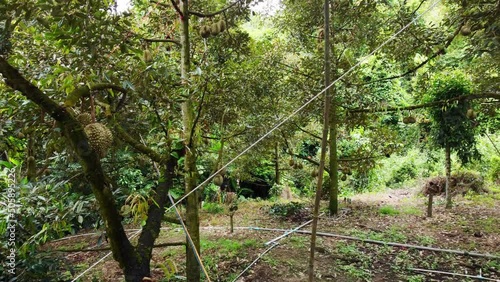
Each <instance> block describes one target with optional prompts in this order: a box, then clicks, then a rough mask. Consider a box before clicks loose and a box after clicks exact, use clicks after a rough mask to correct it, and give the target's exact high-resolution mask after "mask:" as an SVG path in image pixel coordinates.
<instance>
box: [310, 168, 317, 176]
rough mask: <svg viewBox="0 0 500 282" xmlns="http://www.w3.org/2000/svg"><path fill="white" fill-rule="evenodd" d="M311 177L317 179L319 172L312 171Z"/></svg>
mask: <svg viewBox="0 0 500 282" xmlns="http://www.w3.org/2000/svg"><path fill="white" fill-rule="evenodd" d="M311 176H312V177H317V176H318V171H317V170H315V169H313V171H311Z"/></svg>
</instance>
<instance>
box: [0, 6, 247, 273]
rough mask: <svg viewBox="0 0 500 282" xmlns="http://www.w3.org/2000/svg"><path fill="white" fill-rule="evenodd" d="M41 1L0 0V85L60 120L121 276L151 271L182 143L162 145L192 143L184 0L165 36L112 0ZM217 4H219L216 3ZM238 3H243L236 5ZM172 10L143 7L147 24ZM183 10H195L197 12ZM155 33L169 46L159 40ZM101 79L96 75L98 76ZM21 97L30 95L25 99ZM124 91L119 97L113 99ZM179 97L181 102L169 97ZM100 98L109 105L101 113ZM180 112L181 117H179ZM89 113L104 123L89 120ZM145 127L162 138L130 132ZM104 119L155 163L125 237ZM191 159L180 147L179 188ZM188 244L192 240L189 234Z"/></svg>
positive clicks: (191, 269) (189, 183)
mask: <svg viewBox="0 0 500 282" xmlns="http://www.w3.org/2000/svg"><path fill="white" fill-rule="evenodd" d="M49 2H50V1H49ZM49 2H47V1H37V2H36V3H33V2H29V1H9V2H7V3H6V5H2V6H1V7H0V9H1V10H2V18H1V19H0V21H2V24H3V25H2V30H1V31H2V32H1V34H2V38H3V39H4V40H2V46H1V48H2V49H1V54H0V55H1V57H0V73H1V74H2V78H3V80H4V83H5V85H6V86H7V87H5V88H4V87H2V95H6V96H7V97H9V95H12V96H13V97H16V99H15V100H13V101H16V102H19V103H20V104H22V106H20V108H21V109H22V111H23V113H24V114H25V115H26V116H27V117H31V118H32V119H33V120H35V119H37V118H38V116H37V115H34V114H37V113H38V111H36V112H35V111H33V110H32V109H33V105H34V104H36V105H37V106H38V107H39V108H40V109H41V110H42V116H43V114H45V119H49V116H50V117H51V118H52V119H49V122H50V123H52V120H54V121H56V122H57V123H56V126H55V127H53V128H56V129H57V128H60V129H61V130H62V132H63V135H64V136H65V140H66V142H67V143H68V144H70V145H71V147H72V148H73V150H72V151H74V152H75V153H76V155H77V156H78V159H79V161H80V163H81V165H82V170H83V172H84V174H85V176H86V178H87V179H88V181H89V182H90V184H91V186H92V191H93V193H94V195H95V196H96V199H97V202H98V204H99V206H100V209H99V210H100V213H101V216H102V219H103V221H104V222H105V225H106V230H107V236H108V239H109V242H110V244H111V249H112V252H113V257H114V258H115V260H117V261H118V262H119V264H120V266H121V267H122V269H123V271H124V274H125V279H126V280H127V281H142V279H143V278H144V277H148V276H150V274H151V273H150V265H149V263H150V260H151V255H152V248H153V244H154V241H155V239H156V238H157V236H158V233H159V228H160V226H161V222H162V217H163V213H164V211H165V207H166V203H167V199H168V198H167V194H168V191H169V189H170V188H171V187H172V186H173V180H174V178H175V177H177V176H176V173H175V168H176V166H177V161H178V159H179V158H180V157H182V156H183V154H184V152H185V150H184V149H183V148H182V146H181V148H179V147H175V148H172V147H171V145H172V143H176V142H177V141H176V140H184V141H185V142H186V143H185V146H186V147H187V148H188V149H192V151H189V152H192V153H195V150H196V141H193V139H194V138H191V137H190V136H192V131H193V132H196V128H197V124H196V122H197V119H196V120H194V118H195V116H194V114H195V113H194V110H195V109H196V108H195V106H194V105H193V104H191V103H193V102H192V101H191V100H189V99H193V100H196V99H197V98H199V97H198V96H196V95H193V93H196V90H197V89H196V85H193V84H191V83H192V80H191V78H192V77H191V74H190V73H189V71H190V63H189V62H190V56H191V55H190V54H189V48H190V44H189V36H190V33H191V34H195V32H194V31H192V30H189V23H188V19H189V18H190V17H189V13H190V12H188V11H187V6H188V2H187V1H183V4H182V5H181V7H182V8H183V9H184V14H185V15H186V16H185V17H179V21H178V24H177V25H176V24H174V25H173V26H174V29H173V30H169V36H171V37H170V39H165V40H164V39H160V40H158V39H155V38H154V36H155V33H153V32H152V31H151V30H150V29H149V27H144V26H142V23H143V22H142V20H143V18H138V19H137V20H135V19H134V18H133V17H131V16H130V14H119V13H116V12H115V11H114V8H113V7H114V1H100V2H85V3H84V2H71V3H60V4H57V5H53V3H52V2H50V3H49ZM197 4H198V6H196V7H195V8H205V7H204V4H201V1H199V2H197ZM212 4H213V2H212ZM239 4H241V3H239ZM218 5H219V6H218V7H220V6H222V5H224V3H222V2H221V3H218ZM148 6H149V5H148ZM231 6H234V5H231ZM141 8H144V9H145V8H147V7H141V4H140V3H138V5H137V7H135V8H134V9H138V10H140V9H141ZM177 8H179V9H180V7H177ZM209 8H215V7H214V6H210V7H209ZM238 8H239V9H243V10H244V7H243V8H242V6H241V5H240V6H238ZM178 12H182V11H180V10H177V11H176V9H174V6H172V5H168V7H164V6H161V5H159V6H156V5H155V9H154V11H153V12H152V13H150V14H149V16H150V18H151V19H158V21H155V24H157V25H158V26H161V25H163V24H165V23H164V22H162V21H160V20H159V19H164V17H163V16H164V15H167V21H169V22H168V23H167V24H170V23H176V22H177V21H175V20H173V19H175V18H176V17H178V16H179V14H178ZM193 13H197V14H198V16H200V17H202V16H203V14H202V13H200V12H193ZM221 13H222V12H216V14H221ZM228 13H229V12H228ZM134 21H135V22H134ZM181 26H182V28H180V27H181ZM154 27H156V26H153V28H154ZM175 27H178V28H179V29H178V30H177V29H176V28H175ZM131 28H132V30H131ZM217 28H220V29H221V30H220V32H222V29H225V26H223V24H221V23H220V22H219V23H218V27H217ZM162 29H163V28H162ZM181 31H182V32H181ZM155 32H157V30H155ZM217 32H219V30H217ZM73 33H74V34H76V33H78V36H71V35H74V34H73ZM180 34H182V36H179V35H180ZM214 35H215V34H214ZM151 37H153V38H151ZM178 38H181V39H182V40H178ZM28 43H29V45H28ZM157 43H158V44H157ZM160 43H167V44H169V46H167V47H160V46H159V44H160ZM199 45H202V44H199ZM172 46H173V47H172ZM176 46H182V51H183V52H178V49H175V48H176ZM165 51H166V53H162V52H165ZM181 54H182V56H181ZM178 65H181V66H182V68H181V69H182V73H181V77H182V81H181V83H179V79H178V76H177V74H176V66H178ZM165 73H167V74H168V75H165ZM102 81H105V82H106V83H105V84H101V82H102ZM82 85H87V86H82ZM9 88H10V89H12V90H17V91H19V93H21V94H22V95H23V96H24V97H22V98H21V97H20V96H18V95H17V94H15V93H13V92H12V91H11V90H9ZM134 90H135V91H134ZM186 93H188V94H187V95H186ZM189 93H191V94H189ZM125 94H127V96H126V98H125ZM187 98H189V99H187ZM26 100H30V101H32V102H33V103H32V104H31V103H28V104H27V103H25V101H26ZM64 101H66V103H64ZM89 101H91V102H90V103H95V105H94V106H93V108H94V110H95V109H98V110H95V111H97V112H98V113H97V114H96V113H95V112H94V110H93V111H92V116H91V118H90V124H87V125H84V124H83V123H88V122H89V119H88V116H86V115H81V116H78V112H80V111H81V110H82V109H85V110H88V108H87V106H88V104H89ZM124 101H125V102H126V105H125V106H123V105H122V107H116V108H113V106H118V104H120V103H121V102H124ZM186 101H187V102H186ZM179 102H180V103H182V107H178V106H179V105H178V103H179ZM113 103H115V104H113ZM110 106H111V108H112V109H111V111H110V112H109V113H108V108H109V107H110ZM114 110H116V111H114ZM177 112H178V113H177ZM181 112H182V113H183V115H184V119H182V118H181V114H180V113H181ZM145 113H147V114H145ZM96 115H97V119H100V121H104V122H105V123H107V125H106V126H105V125H104V124H102V123H96ZM142 118H145V119H146V120H147V121H145V122H143V121H142V120H140V119H142ZM42 120H43V119H42ZM81 122H83V123H81ZM182 124H184V127H182ZM36 125H37V124H36V123H33V124H31V126H36ZM177 126H179V127H177ZM21 127H22V126H21ZM147 127H152V128H160V132H163V133H164V135H163V137H159V138H160V140H161V139H163V142H158V143H162V144H163V146H162V147H161V148H159V147H153V146H148V145H147V144H144V142H139V141H137V140H139V139H140V136H141V135H140V133H141V132H142V133H151V132H153V131H150V130H147ZM176 127H177V128H176ZM53 128H51V129H46V130H53ZM108 128H111V129H112V131H113V134H114V135H116V136H117V137H118V138H115V140H116V141H117V142H118V143H119V144H121V145H124V144H125V145H126V146H130V147H132V148H133V149H134V150H136V151H137V152H139V153H141V154H143V155H146V156H148V157H149V158H150V159H151V160H152V161H153V162H155V163H156V164H158V165H159V166H160V167H161V168H162V169H161V172H160V174H161V175H158V178H159V179H162V180H161V181H159V184H158V185H157V187H155V188H154V189H153V191H151V192H152V193H151V197H152V201H150V203H152V204H150V205H149V209H148V214H147V220H146V221H145V225H144V226H143V231H142V232H141V235H140V236H139V239H138V244H137V245H135V246H134V245H132V243H131V242H130V240H129V239H128V238H127V236H126V234H125V232H124V228H123V225H122V222H121V220H122V216H121V215H120V213H119V207H118V206H116V202H115V200H114V198H113V192H112V191H113V190H115V189H120V187H113V185H112V183H111V182H110V181H109V180H110V179H109V178H108V177H107V172H106V171H105V170H104V169H103V166H102V163H101V158H103V157H106V152H107V150H108V149H109V145H110V139H111V138H110V132H109V131H108ZM144 128H146V130H144ZM179 128H183V129H184V134H183V135H184V136H181V135H180V134H178V132H179V130H178V129H179ZM154 131H157V130H154ZM160 136H161V135H160ZM181 138H183V139H181ZM177 143H178V142H177ZM195 162H196V157H195V155H191V154H190V153H188V154H187V155H186V156H185V164H186V167H185V171H186V172H185V173H184V175H185V176H186V179H185V183H186V187H187V189H192V188H194V186H195V185H196V182H197V181H198V179H197V175H196V168H195V167H194V164H195ZM113 184H114V183H113ZM193 196H194V195H193ZM192 200H193V197H191V198H190V200H189V201H190V209H189V213H190V214H191V215H193V214H194V215H195V216H196V217H197V205H194V206H193V205H191V204H192V203H193V201H192ZM195 200H196V199H195ZM198 224H199V223H198V222H197V219H196V218H195V220H193V221H191V222H190V224H189V226H190V228H191V229H193V230H194V229H195V228H197V225H198ZM193 230H192V231H193ZM194 233H195V232H194V231H193V234H194ZM198 240H199V239H198ZM197 244H198V246H199V241H198V243H197ZM189 253H190V255H188V265H190V266H188V270H187V273H188V277H189V281H199V280H200V276H199V267H198V264H197V262H195V260H194V259H193V255H192V252H189ZM193 262H194V263H193Z"/></svg>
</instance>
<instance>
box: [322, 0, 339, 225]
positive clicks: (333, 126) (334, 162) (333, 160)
mask: <svg viewBox="0 0 500 282" xmlns="http://www.w3.org/2000/svg"><path fill="white" fill-rule="evenodd" d="M329 5H330V3H329V1H325V6H329ZM325 9H328V11H326V10H325V87H328V86H330V83H331V78H330V76H331V70H330V69H331V68H330V64H331V60H330V46H333V45H331V44H330V15H329V13H330V7H325ZM326 13H328V17H327V16H326ZM332 48H333V47H332ZM334 96H335V94H334V90H333V89H327V90H326V97H327V99H329V100H330V103H331V112H330V144H329V145H330V152H329V159H330V164H329V165H330V187H329V188H330V202H329V205H328V210H329V211H330V215H336V214H337V213H338V209H339V197H338V194H339V174H338V167H339V163H338V156H337V103H336V102H335V97H334Z"/></svg>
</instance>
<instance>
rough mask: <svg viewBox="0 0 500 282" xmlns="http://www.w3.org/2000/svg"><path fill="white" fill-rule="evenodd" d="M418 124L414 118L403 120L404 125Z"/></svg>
mask: <svg viewBox="0 0 500 282" xmlns="http://www.w3.org/2000/svg"><path fill="white" fill-rule="evenodd" d="M415 122H417V119H416V118H415V117H413V116H407V117H404V118H403V123H404V124H411V123H415Z"/></svg>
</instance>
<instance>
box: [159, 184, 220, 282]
mask: <svg viewBox="0 0 500 282" xmlns="http://www.w3.org/2000/svg"><path fill="white" fill-rule="evenodd" d="M168 198H169V199H170V202H171V203H172V205H173V204H174V199H173V198H172V195H170V193H169V194H168ZM173 207H174V210H175V214H176V215H177V218H179V222H180V223H181V226H182V229H184V232H185V233H186V237H187V239H188V241H189V244H190V245H191V248H192V249H193V253H194V254H195V257H196V260H197V261H198V264H199V265H200V267H201V270H202V271H203V274H205V278H206V279H207V280H208V282H211V280H210V276H208V272H207V270H206V269H205V266H204V265H203V262H202V261H201V257H200V254H199V253H198V250H197V249H196V245H195V244H194V242H193V239H192V238H191V235H190V234H189V231H188V230H187V227H186V225H185V224H184V221H183V220H182V217H181V214H180V213H179V210H178V209H177V208H176V207H175V206H173Z"/></svg>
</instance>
